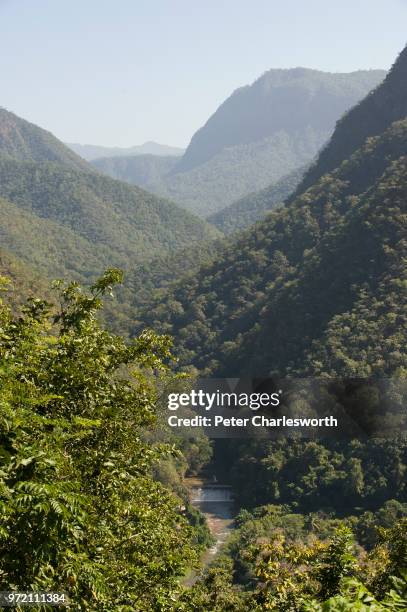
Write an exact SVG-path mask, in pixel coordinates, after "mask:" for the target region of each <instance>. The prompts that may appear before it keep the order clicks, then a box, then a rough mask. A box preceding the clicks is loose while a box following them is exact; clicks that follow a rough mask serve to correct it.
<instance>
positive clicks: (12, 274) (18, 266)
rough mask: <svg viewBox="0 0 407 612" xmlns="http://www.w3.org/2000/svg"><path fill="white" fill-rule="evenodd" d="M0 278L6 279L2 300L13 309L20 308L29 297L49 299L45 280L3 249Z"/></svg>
mask: <svg viewBox="0 0 407 612" xmlns="http://www.w3.org/2000/svg"><path fill="white" fill-rule="evenodd" d="M0 277H3V278H4V277H5V278H6V279H7V292H6V293H5V294H3V295H2V300H6V301H8V302H10V303H11V304H12V306H13V309H15V308H16V307H17V308H18V307H20V306H21V305H22V304H23V303H24V302H25V300H26V298H27V297H30V296H33V297H39V296H41V297H42V298H44V299H48V300H49V299H50V288H49V283H48V282H47V281H46V279H45V278H44V277H43V276H41V275H40V274H38V272H37V271H36V270H34V269H33V268H31V267H30V266H29V265H27V264H25V263H23V262H22V261H20V260H19V259H18V258H17V257H15V256H14V255H12V254H11V253H8V252H7V251H5V250H4V249H3V248H0Z"/></svg>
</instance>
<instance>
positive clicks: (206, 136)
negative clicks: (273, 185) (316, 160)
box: [176, 68, 385, 172]
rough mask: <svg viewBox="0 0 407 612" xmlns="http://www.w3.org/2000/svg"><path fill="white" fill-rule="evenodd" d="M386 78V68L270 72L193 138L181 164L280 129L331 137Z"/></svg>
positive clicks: (204, 158) (235, 97)
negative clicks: (338, 123)
mask: <svg viewBox="0 0 407 612" xmlns="http://www.w3.org/2000/svg"><path fill="white" fill-rule="evenodd" d="M384 76H385V73H384V71H382V70H372V71H358V72H352V73H348V74H345V73H337V74H334V73H326V72H321V71H318V70H309V69H306V68H293V69H290V70H269V71H267V72H266V73H265V74H263V75H262V76H261V77H260V78H259V79H257V80H256V81H255V82H254V83H253V84H252V85H247V86H246V87H241V88H240V89H237V90H236V91H235V92H234V93H233V94H232V95H231V96H230V97H229V98H228V99H227V100H226V101H225V102H224V103H223V104H222V105H221V106H220V107H219V108H218V109H217V110H216V112H215V113H214V114H213V115H212V116H211V117H210V118H209V119H208V121H207V122H206V123H205V125H204V126H203V127H202V128H201V129H199V130H198V131H197V132H196V133H195V134H194V136H193V137H192V139H191V142H190V144H189V146H188V147H187V149H186V151H185V154H184V155H183V157H182V158H181V159H180V161H179V162H178V164H177V167H176V171H177V172H186V171H188V170H191V169H192V168H195V167H196V166H198V165H201V164H203V163H205V162H207V161H208V160H209V159H212V157H214V156H215V155H216V154H218V153H220V152H221V151H222V150H223V149H225V148H226V147H234V146H238V145H244V144H249V143H252V142H258V141H261V140H263V139H264V138H267V137H270V136H274V135H276V134H278V133H280V132H284V133H285V134H287V135H289V136H291V139H292V138H293V137H297V139H298V135H303V138H304V145H306V129H307V128H311V131H313V132H315V134H316V136H317V137H319V138H321V139H324V140H325V139H326V138H327V137H328V135H329V134H330V132H331V130H332V129H333V128H334V126H335V121H336V120H337V119H338V118H339V117H340V116H341V115H342V114H343V113H344V112H345V111H346V110H347V109H348V108H350V107H351V106H352V105H353V104H355V103H356V102H357V101H359V100H360V99H361V98H362V97H363V96H365V95H366V93H367V92H369V91H370V90H371V89H373V88H374V87H375V86H376V85H377V84H378V83H379V82H380V81H381V80H382V79H383V78H384Z"/></svg>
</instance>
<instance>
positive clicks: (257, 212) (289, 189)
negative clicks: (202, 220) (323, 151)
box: [208, 168, 305, 234]
mask: <svg viewBox="0 0 407 612" xmlns="http://www.w3.org/2000/svg"><path fill="white" fill-rule="evenodd" d="M304 172H305V168H299V169H298V170H294V171H293V172H290V174H287V175H286V176H284V177H283V178H282V179H280V180H279V181H277V182H276V183H273V184H272V185H270V186H269V187H266V188H265V189H262V190H261V191H258V192H255V193H250V194H249V195H247V196H245V197H244V198H240V199H239V200H237V201H236V202H233V204H230V205H229V206H226V208H223V209H222V210H220V211H219V212H217V213H214V214H213V215H209V217H208V221H209V223H212V225H215V227H217V228H218V229H220V230H222V231H223V232H224V233H225V234H231V233H232V232H236V231H238V230H242V229H246V228H247V227H249V226H250V225H253V223H255V222H256V221H258V220H259V219H262V218H263V217H265V215H266V214H267V213H268V212H270V211H271V210H272V209H273V208H276V207H277V206H279V205H281V204H283V202H284V201H285V200H286V199H287V198H288V196H290V195H291V194H292V193H293V191H294V190H295V188H296V187H297V185H298V183H299V182H300V180H301V179H302V176H303V174H304Z"/></svg>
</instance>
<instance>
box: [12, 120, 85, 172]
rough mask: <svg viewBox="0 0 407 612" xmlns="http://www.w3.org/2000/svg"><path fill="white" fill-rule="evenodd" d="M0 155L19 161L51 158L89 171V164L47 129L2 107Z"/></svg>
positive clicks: (50, 159) (53, 160)
mask: <svg viewBox="0 0 407 612" xmlns="http://www.w3.org/2000/svg"><path fill="white" fill-rule="evenodd" d="M0 154H1V155H7V156H10V157H13V158H14V159H18V160H20V161H37V162H43V161H52V162H58V163H60V164H64V165H65V166H69V167H71V168H74V169H77V170H87V171H88V172H91V171H92V166H90V165H88V164H87V163H86V162H85V161H84V160H83V159H81V158H80V157H79V156H78V155H76V154H75V153H74V152H73V151H71V149H69V148H68V147H66V146H65V145H64V144H63V143H62V142H61V141H60V140H58V139H57V138H55V136H53V135H52V134H51V133H50V132H47V131H46V130H43V129H42V128H40V127H38V126H37V125H34V124H33V123H30V122H29V121H26V120H25V119H22V118H21V117H18V116H17V115H14V113H11V112H9V111H7V110H6V109H4V108H0Z"/></svg>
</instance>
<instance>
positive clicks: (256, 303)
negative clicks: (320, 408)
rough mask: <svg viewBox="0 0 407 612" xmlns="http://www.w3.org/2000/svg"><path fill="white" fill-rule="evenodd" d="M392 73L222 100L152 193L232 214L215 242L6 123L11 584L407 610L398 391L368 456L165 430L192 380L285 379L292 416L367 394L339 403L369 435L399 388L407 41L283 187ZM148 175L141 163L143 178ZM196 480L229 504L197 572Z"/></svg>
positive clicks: (299, 79) (87, 592)
mask: <svg viewBox="0 0 407 612" xmlns="http://www.w3.org/2000/svg"><path fill="white" fill-rule="evenodd" d="M383 76H384V75H383V73H382V71H364V72H363V71H361V72H357V73H351V74H350V75H340V74H339V75H334V74H332V75H327V74H325V73H321V72H318V71H308V70H305V69H295V70H292V71H283V70H282V71H276V70H273V71H270V72H268V73H265V75H263V77H261V78H260V79H258V80H257V81H256V82H255V83H254V84H253V85H252V86H250V87H246V88H242V89H240V90H238V91H237V92H235V93H234V94H233V95H232V96H231V98H229V99H228V100H227V101H226V102H225V103H224V104H223V105H222V106H221V107H220V109H218V111H217V112H216V113H215V114H214V115H213V116H212V117H211V118H210V119H209V120H208V122H207V124H206V125H205V126H204V127H203V128H202V129H201V130H200V131H199V132H198V133H197V134H196V135H195V136H194V138H193V139H192V141H191V145H190V147H189V148H188V149H187V151H186V153H185V156H184V157H183V158H182V159H178V160H176V164H175V165H174V160H173V159H171V160H170V161H169V160H168V159H167V158H166V160H167V161H166V162H165V163H169V166H173V167H172V169H171V168H170V169H169V170H168V169H167V170H166V172H167V177H169V179H168V181H170V182H168V183H165V192H166V193H167V194H170V195H171V196H172V197H174V199H176V200H177V199H179V198H178V196H177V197H175V195H176V194H178V195H179V194H180V193H181V191H182V189H184V192H183V194H184V195H183V196H182V197H184V196H185V201H184V202H183V203H184V204H185V205H186V206H189V207H190V208H193V209H194V210H195V211H197V212H199V213H200V214H201V215H202V216H204V215H205V216H206V215H207V214H208V213H209V212H215V211H219V209H222V210H221V211H220V212H216V214H214V215H212V216H211V217H210V220H211V221H212V225H211V224H210V223H208V222H206V221H203V220H202V219H199V218H198V217H196V216H194V214H192V213H190V212H187V211H185V210H182V209H181V208H179V207H178V206H177V205H176V204H173V203H172V202H170V201H168V200H166V199H163V198H160V197H157V196H156V195H152V194H150V193H148V192H147V191H144V190H143V189H141V188H139V187H136V186H132V185H129V184H128V183H125V182H121V181H119V180H115V179H112V178H110V177H108V176H104V175H102V174H101V173H99V172H98V171H96V170H95V168H94V167H93V166H91V165H90V164H88V163H87V162H86V161H84V160H82V159H80V158H79V157H78V156H76V155H75V153H73V152H72V151H70V150H69V149H67V148H66V147H65V146H64V145H63V144H62V143H60V142H59V141H58V140H57V139H55V138H54V137H53V136H52V135H50V134H48V133H47V132H44V131H43V130H41V129H40V128H37V127H36V126H33V125H31V124H29V123H27V122H25V121H24V120H22V119H19V118H18V117H16V116H14V115H12V114H11V113H8V112H7V111H1V112H0V209H1V213H2V224H1V229H0V237H1V240H2V242H1V252H0V272H1V277H0V290H1V297H2V299H1V302H0V378H1V384H0V440H1V441H0V509H1V512H0V591H7V590H13V591H23V590H33V591H53V592H55V591H63V592H65V593H67V595H68V596H69V598H70V602H71V604H70V606H71V609H74V610H83V611H85V610H89V611H95V612H103V611H105V612H116V611H117V612H120V611H121V612H130V611H134V610H137V611H140V612H177V611H178V612H207V611H210V612H256V611H260V610H271V611H275V612H280V611H281V612H346V611H349V612H351V611H353V610H359V611H361V612H369V611H371V612H385V611H386V610H392V611H394V612H395V611H397V610H406V609H407V486H406V473H407V441H406V437H405V435H404V434H403V431H404V428H405V425H406V419H405V394H404V395H403V393H402V392H401V391H400V387H399V386H398V385H397V384H395V383H394V384H390V386H389V389H388V395H387V396H386V397H388V398H389V401H390V403H391V404H392V405H393V406H396V407H397V409H398V413H397V414H398V415H399V417H400V418H399V420H398V421H395V422H394V423H393V425H395V426H397V435H396V436H394V435H393V436H392V437H385V433H386V432H385V425H386V423H387V421H386V419H384V420H383V421H382V422H381V425H382V428H381V430H380V432H379V433H380V434H381V435H380V436H379V435H375V436H370V437H369V436H368V435H364V436H360V437H359V438H358V439H349V438H348V439H340V438H339V437H332V438H330V439H323V438H319V439H304V438H301V437H299V436H291V437H290V438H284V439H281V438H278V437H277V438H275V439H271V440H266V441H265V440H261V441H260V440H258V439H249V440H247V439H245V440H236V439H232V440H224V439H221V440H215V441H210V440H208V438H207V437H206V436H205V435H204V434H203V432H202V431H198V432H197V433H196V434H194V435H191V434H190V432H189V431H188V430H186V429H184V430H182V429H181V430H179V431H176V432H174V430H170V428H169V427H168V426H167V424H166V418H165V415H166V414H167V412H166V411H167V406H166V395H167V394H168V389H169V388H172V387H173V386H174V385H175V386H177V388H180V389H184V388H188V386H190V385H191V384H192V383H193V379H194V377H195V376H197V375H204V376H210V377H234V376H240V377H269V376H281V377H288V378H293V377H294V378H300V379H301V384H303V385H304V388H303V390H304V393H302V394H301V393H300V394H299V396H298V398H296V399H297V400H298V403H299V404H300V407H302V406H305V407H307V406H308V404H307V397H306V395H305V391H306V389H305V387H306V384H307V383H306V379H307V378H308V377H322V378H324V379H329V380H331V379H336V378H337V377H340V378H345V379H357V380H358V381H361V380H362V381H364V385H360V386H358V385H357V384H356V385H355V387H353V391H352V393H351V395H350V396H346V398H345V399H346V402H347V405H348V407H350V408H352V409H353V410H355V411H356V413H357V414H358V415H359V416H361V415H362V414H367V416H368V417H370V419H371V421H373V419H374V418H375V416H377V414H379V415H380V411H379V408H380V407H381V403H382V400H383V396H381V395H380V393H379V391H378V387H377V386H376V384H378V383H377V380H378V379H383V378H386V379H391V381H397V382H400V381H402V380H403V379H405V377H406V373H407V352H406V338H407V277H406V262H407V240H406V236H407V234H406V218H407V210H406V206H407V99H406V92H407V90H406V82H407V80H406V77H407V49H406V50H404V51H403V52H402V54H401V55H400V57H399V58H398V60H397V61H396V63H395V65H394V67H393V68H392V70H391V71H390V73H389V74H388V76H387V77H386V79H385V81H384V83H383V84H382V85H380V86H379V87H377V88H376V89H375V90H374V91H373V92H372V93H370V94H369V95H368V96H367V98H365V99H364V100H363V101H362V102H360V103H359V104H358V105H357V106H356V107H355V108H354V109H353V110H351V111H350V112H349V113H347V115H346V116H345V117H343V118H342V119H341V120H340V121H339V122H338V124H337V127H336V129H335V131H334V133H333V136H332V138H331V140H330V141H329V143H328V145H327V146H326V147H325V148H324V149H323V150H322V152H321V154H320V155H319V157H318V158H317V160H316V161H315V163H314V164H313V166H312V167H311V168H310V169H309V170H307V171H306V172H305V176H304V178H301V177H302V173H303V170H301V169H300V170H298V169H297V170H295V171H294V172H291V170H294V169H295V168H298V167H299V165H300V164H302V163H304V162H307V161H308V162H309V161H310V159H311V157H312V156H313V155H314V154H315V153H316V151H317V150H318V148H319V146H320V145H321V144H322V142H324V141H325V140H326V138H327V137H328V136H329V134H330V132H331V131H332V129H333V124H334V121H335V120H336V119H337V118H338V117H340V115H341V114H342V113H343V111H344V110H345V109H347V108H348V107H349V105H350V104H352V103H354V102H357V101H358V100H359V99H360V98H361V97H362V96H363V95H364V94H365V93H366V92H368V91H369V90H370V89H371V88H372V87H373V86H375V85H377V83H378V82H379V81H380V79H381V78H382V77H383ZM293 79H294V81H293ZM298 96H300V97H301V103H302V105H299V104H298ZM277 101H279V102H280V105H278V104H277ZM253 109H255V112H253ZM294 111H295V112H294ZM328 111H329V112H328ZM294 118H295V121H294ZM293 122H294V123H295V124H294V123H293ZM237 123H238V124H239V126H240V128H241V129H240V131H239V130H237V129H236V124H237ZM282 128H285V129H284V130H282ZM266 141H267V142H266ZM262 155H263V157H261V156H262ZM273 156H274V157H273ZM117 159H118V160H119V161H117V162H116V161H115V160H109V162H108V164H111V168H110V170H109V171H110V172H113V170H114V171H116V170H115V169H116V168H117V167H121V168H122V170H124V169H126V172H127V170H129V172H130V171H132V170H133V169H134V166H133V165H132V164H130V165H128V164H129V162H128V158H127V157H122V158H117ZM273 159H274V161H275V163H276V164H277V161H276V160H278V163H279V164H280V165H279V166H277V165H274V166H273V163H274V162H273ZM134 160H136V158H134ZM220 160H221V162H220V163H219V161H220ZM242 160H243V161H242ZM161 162H162V159H161V161H160V158H157V159H153V158H150V157H148V158H146V157H145V156H141V157H140V159H137V164H139V165H138V169H139V171H140V172H144V173H145V174H144V176H145V177H146V180H147V178H148V177H153V176H155V177H158V175H159V174H160V172H161V170H160V164H161ZM272 162H273V163H272ZM104 163H105V162H104ZM132 163H133V162H132ZM143 164H145V165H144V166H143ZM154 164H156V165H155V166H154ZM242 164H243V165H244V166H245V172H241V168H242ZM272 166H273V167H272ZM205 167H206V169H205ZM208 168H210V173H211V177H212V179H213V181H214V183H213V184H211V182H210V181H209V180H208V176H209V174H206V170H207V169H208ZM266 170H267V181H266V182H265V183H264V185H262V184H259V183H261V181H262V180H263V179H264V178H265V176H266V174H265V173H266ZM288 172H289V174H287V173H288ZM152 173H153V174H152ZM256 173H257V174H256ZM238 176H239V177H240V178H239V181H240V182H239V181H237V182H236V185H235V188H233V189H232V188H230V184H229V183H228V181H229V179H231V177H235V178H236V177H238ZM248 177H251V179H250V181H252V182H250V181H249V180H247V179H248ZM280 177H284V178H282V179H281V180H279V181H277V182H276V180H277V179H278V178H280ZM123 178H126V180H128V181H130V174H128V175H127V176H126V177H123ZM212 179H211V180H212ZM149 180H150V178H149ZM154 180H156V179H154ZM157 180H158V178H157ZM162 180H163V179H162V177H161V178H159V181H161V182H162ZM233 180H234V179H233ZM177 181H180V182H179V183H177ZM204 183H205V184H206V185H207V190H206V191H205V190H203V189H202V184H204ZM215 183H216V185H215ZM249 183H250V184H251V185H254V187H251V188H250V189H249ZM162 184H163V185H164V182H162ZM255 184H257V186H262V187H265V186H266V185H267V188H266V189H264V190H262V191H260V192H258V191H255V192H254V193H253V194H251V195H250V196H247V197H246V198H244V199H243V200H242V199H241V200H238V201H235V202H234V203H233V204H232V205H231V206H228V204H229V203H230V201H234V200H236V198H237V197H238V196H237V195H236V193H237V192H238V191H239V190H242V189H243V190H245V189H249V191H253V189H254V188H255ZM180 185H181V186H182V189H181V187H180ZM185 186H186V187H185ZM215 186H216V189H215ZM216 190H217V191H216ZM240 195H241V194H240ZM182 197H181V200H182ZM229 198H230V201H229ZM181 200H180V201H181ZM209 200H211V204H208V201H209ZM220 202H222V203H223V205H222V207H221V206H220ZM253 222H255V223H254V225H253V224H252V223H253ZM215 226H217V227H215ZM217 228H219V229H220V230H222V232H223V233H225V234H229V235H227V236H224V234H223V233H222V232H221V231H219V229H217ZM113 266H114V267H113ZM119 268H124V269H125V275H123V272H122V271H121V270H120V269H119ZM104 269H105V270H106V271H105V272H104V273H102V274H101V270H102V271H103V270H104ZM58 276H62V277H65V279H66V278H68V279H69V280H64V279H63V280H57V281H56V282H54V283H53V284H52V285H51V283H50V282H49V279H55V277H58ZM6 277H7V278H6ZM123 278H125V282H124V284H123V286H117V285H120V284H121V283H122V282H123ZM79 283H81V284H79ZM103 306H105V310H104V311H103V308H102V307H103ZM103 313H104V314H103ZM187 374H189V376H188V375H187ZM191 374H192V376H191ZM191 378H192V382H191ZM303 381H304V382H303ZM366 381H369V385H370V386H369V389H368V391H366ZM341 384H342V383H341ZM339 387H340V388H339V390H338V393H341V392H342V387H341V385H339ZM324 397H325V398H326V397H327V396H324ZM326 401H328V400H326ZM344 401H345V400H344ZM376 431H377V430H376ZM211 471H212V473H214V474H215V475H217V477H218V478H220V479H222V481H224V482H227V483H228V484H229V485H231V487H232V489H233V492H234V498H235V504H236V507H237V508H238V509H239V511H238V512H237V515H236V517H235V520H234V530H233V532H232V534H231V535H230V537H229V539H228V540H227V542H226V544H225V546H224V547H223V548H222V549H221V551H220V552H219V553H218V554H217V555H215V558H214V560H213V561H212V563H211V564H209V565H208V566H202V559H203V557H202V554H203V552H204V550H205V549H207V548H208V546H209V545H210V544H211V543H213V540H212V537H211V533H210V529H209V526H208V524H207V522H206V521H205V518H204V516H203V515H202V514H201V513H200V512H199V511H198V510H197V509H196V508H195V507H194V506H193V505H192V503H191V501H190V500H191V496H190V491H189V488H188V487H189V485H188V484H187V480H186V478H187V477H195V478H196V477H197V476H199V475H202V474H204V475H205V474H209V473H211ZM215 480H216V477H215ZM191 576H192V578H191ZM17 609H18V608H17Z"/></svg>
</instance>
